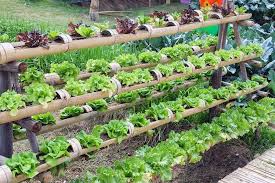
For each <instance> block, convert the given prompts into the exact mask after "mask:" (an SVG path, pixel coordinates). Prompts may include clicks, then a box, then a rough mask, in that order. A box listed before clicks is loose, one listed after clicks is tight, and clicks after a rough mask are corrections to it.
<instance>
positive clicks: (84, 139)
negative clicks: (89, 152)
mask: <svg viewBox="0 0 275 183" xmlns="http://www.w3.org/2000/svg"><path fill="white" fill-rule="evenodd" d="M76 139H77V140H78V141H79V142H80V144H81V146H82V147H84V148H91V147H97V148H98V147H99V146H100V145H101V144H102V143H103V140H102V139H101V138H100V136H98V135H95V134H93V133H91V134H87V133H86V132H84V131H81V132H79V133H78V134H77V135H76Z"/></svg>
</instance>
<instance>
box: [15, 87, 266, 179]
mask: <svg viewBox="0 0 275 183" xmlns="http://www.w3.org/2000/svg"><path fill="white" fill-rule="evenodd" d="M266 86H267V84H263V85H260V86H259V87H257V88H254V89H249V90H246V91H240V92H238V93H237V94H236V95H234V96H232V97H231V98H230V99H228V100H216V101H214V102H213V103H212V104H210V105H207V106H205V107H204V108H191V109H186V110H185V111H184V112H182V116H183V117H188V116H191V115H194V114H197V113H200V112H203V111H205V110H208V109H210V108H213V107H215V106H218V105H221V104H223V103H226V102H228V101H230V100H234V99H236V98H238V97H241V96H245V95H247V94H250V93H253V92H255V91H257V90H260V89H262V88H264V87H266ZM174 120H175V115H173V116H172V117H170V118H169V119H164V120H158V121H154V122H151V123H150V124H149V125H147V126H144V127H140V128H135V129H134V132H133V134H130V135H128V136H127V137H125V139H124V140H126V139H130V138H132V137H134V136H137V135H140V134H142V133H144V132H147V131H148V130H152V129H155V128H157V127H160V126H162V125H165V124H168V123H170V122H173V121H174ZM116 143H117V141H116V139H110V140H106V141H105V142H103V143H102V144H101V146H100V147H99V148H85V149H81V150H80V152H73V153H71V156H70V157H63V158H60V159H58V160H57V165H59V164H62V163H64V162H68V161H72V160H74V159H76V158H77V157H79V156H81V155H85V154H88V153H90V152H93V151H96V150H98V149H101V148H104V147H108V146H110V145H112V144H116ZM57 165H56V166H57ZM51 168H52V167H51V166H50V165H48V164H46V163H45V164H41V165H40V166H38V167H37V171H38V172H39V173H42V172H45V171H47V170H49V169H51ZM26 179H28V178H27V177H26V176H25V175H19V176H17V177H14V178H13V182H14V183H17V182H22V181H24V180H26Z"/></svg>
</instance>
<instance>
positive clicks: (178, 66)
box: [170, 61, 192, 74]
mask: <svg viewBox="0 0 275 183" xmlns="http://www.w3.org/2000/svg"><path fill="white" fill-rule="evenodd" d="M170 66H171V67H172V68H173V70H174V71H175V72H177V73H186V74H190V73H192V68H190V67H186V66H185V65H184V63H183V62H181V61H176V62H173V63H172V64H170Z"/></svg>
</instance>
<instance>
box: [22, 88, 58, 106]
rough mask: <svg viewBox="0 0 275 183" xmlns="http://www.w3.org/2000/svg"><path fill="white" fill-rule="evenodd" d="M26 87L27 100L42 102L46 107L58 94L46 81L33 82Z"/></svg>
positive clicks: (34, 102) (36, 102) (35, 102)
mask: <svg viewBox="0 0 275 183" xmlns="http://www.w3.org/2000/svg"><path fill="white" fill-rule="evenodd" d="M24 89H25V92H26V96H25V101H26V102H32V103H33V104H41V105H43V106H44V107H48V102H51V101H52V100H53V99H54V97H55V95H56V94H55V90H54V88H53V87H52V86H50V85H48V84H46V83H32V84H31V85H29V86H26V87H24Z"/></svg>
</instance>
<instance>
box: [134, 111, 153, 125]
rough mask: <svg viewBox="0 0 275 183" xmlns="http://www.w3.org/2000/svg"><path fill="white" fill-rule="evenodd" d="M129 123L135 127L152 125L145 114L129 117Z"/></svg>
mask: <svg viewBox="0 0 275 183" xmlns="http://www.w3.org/2000/svg"><path fill="white" fill-rule="evenodd" d="M129 121H130V122H131V123H132V124H133V125H134V126H135V127H143V126H146V125H148V124H149V123H150V121H149V120H148V119H146V118H145V114H143V113H136V114H132V115H131V116H130V117H129Z"/></svg>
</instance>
